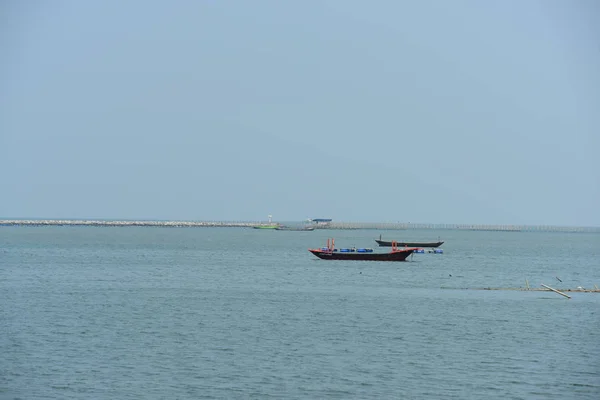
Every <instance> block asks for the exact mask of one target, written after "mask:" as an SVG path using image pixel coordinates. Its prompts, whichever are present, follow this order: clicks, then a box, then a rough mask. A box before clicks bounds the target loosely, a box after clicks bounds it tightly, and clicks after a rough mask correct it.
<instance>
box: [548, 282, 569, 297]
mask: <svg viewBox="0 0 600 400" xmlns="http://www.w3.org/2000/svg"><path fill="white" fill-rule="evenodd" d="M542 286H543V287H545V288H546V289H550V290H552V291H553V292H556V293H558V294H560V295H561V296H565V297H566V298H567V299H570V298H571V296H569V295H568V294H564V293H563V292H561V291H558V290H556V289H554V288H551V287H550V286H547V285H544V284H543V283H542Z"/></svg>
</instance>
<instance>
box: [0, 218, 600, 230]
mask: <svg viewBox="0 0 600 400" xmlns="http://www.w3.org/2000/svg"><path fill="white" fill-rule="evenodd" d="M257 225H268V223H266V222H264V221H260V222H248V221H244V222H235V221H126V220H71V219H3V220H0V226H97V227H130V226H148V227H165V228H168V227H173V228H201V227H203V228H216V227H222V228H225V227H229V228H251V227H253V226H257ZM311 226H314V227H315V228H317V229H377V230H408V229H433V230H472V231H500V232H578V233H600V227H582V226H550V225H480V224H416V223H402V222H398V223H390V222H381V223H378V222H375V223H368V222H333V221H332V222H330V223H326V224H311Z"/></svg>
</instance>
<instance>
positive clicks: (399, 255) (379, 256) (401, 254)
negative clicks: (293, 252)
mask: <svg viewBox="0 0 600 400" xmlns="http://www.w3.org/2000/svg"><path fill="white" fill-rule="evenodd" d="M414 250H415V249H402V250H396V251H392V252H389V253H355V252H348V253H343V252H339V251H330V250H321V249H309V250H308V251H310V252H311V253H313V254H314V255H315V256H317V257H319V258H320V259H322V260H345V261H406V258H407V257H408V256H410V255H411V254H412V253H413V251H414Z"/></svg>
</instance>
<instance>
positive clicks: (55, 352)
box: [0, 227, 600, 400]
mask: <svg viewBox="0 0 600 400" xmlns="http://www.w3.org/2000/svg"><path fill="white" fill-rule="evenodd" d="M379 234H382V235H383V238H384V239H386V238H387V239H390V240H391V239H398V240H400V239H403V240H427V241H434V240H436V239H437V238H438V236H440V237H441V239H442V240H445V241H446V244H444V245H443V246H442V248H443V249H444V254H417V255H414V256H413V260H412V261H411V262H405V263H374V262H343V261H323V260H319V259H317V258H316V257H314V256H313V255H311V254H310V253H309V252H308V251H307V249H308V248H309V247H321V246H322V245H324V244H325V242H326V239H327V237H330V236H333V237H335V239H336V245H337V246H338V247H351V246H357V247H368V246H371V247H374V246H376V243H375V242H374V240H373V239H375V238H377V237H379ZM526 279H527V280H528V281H529V284H530V285H531V286H532V287H539V286H540V284H541V283H545V284H547V285H550V286H553V287H556V288H564V289H567V288H576V287H577V286H583V287H586V288H591V287H593V286H594V284H596V285H598V286H600V235H598V234H564V233H520V232H470V231H464V232H463V231H426V230H423V231H374V230H352V231H333V230H332V231H314V232H283V231H270V230H253V229H243V228H147V227H129V228H109V227H106V228H92V227H0V329H1V336H0V398H2V399H17V398H18V399H187V398H190V399H192V398H193V399H196V398H217V399H235V398H242V399H245V398H256V399H267V398H276V399H278V398H299V399H319V398H334V399H350V398H355V399H366V398H373V399H375V398H377V399H379V398H394V399H397V398H407V399H413V398H414V399H425V398H427V399H429V398H439V399H447V398H459V399H487V398H498V399H595V400H597V399H599V398H600V294H597V293H572V296H573V298H572V299H570V300H569V299H566V298H564V297H562V296H559V295H557V294H555V293H548V292H520V291H489V290H472V289H473V288H484V287H524V286H525V280H526ZM558 279H560V280H562V283H561V282H559V280H558ZM467 288H470V289H467Z"/></svg>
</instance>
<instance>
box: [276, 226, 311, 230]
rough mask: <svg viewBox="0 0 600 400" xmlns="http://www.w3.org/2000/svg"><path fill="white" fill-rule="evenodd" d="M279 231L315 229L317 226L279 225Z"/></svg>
mask: <svg viewBox="0 0 600 400" xmlns="http://www.w3.org/2000/svg"><path fill="white" fill-rule="evenodd" d="M275 229H277V230H278V231H314V230H315V228H314V227H312V226H297V227H293V226H278V227H277V228H275Z"/></svg>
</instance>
